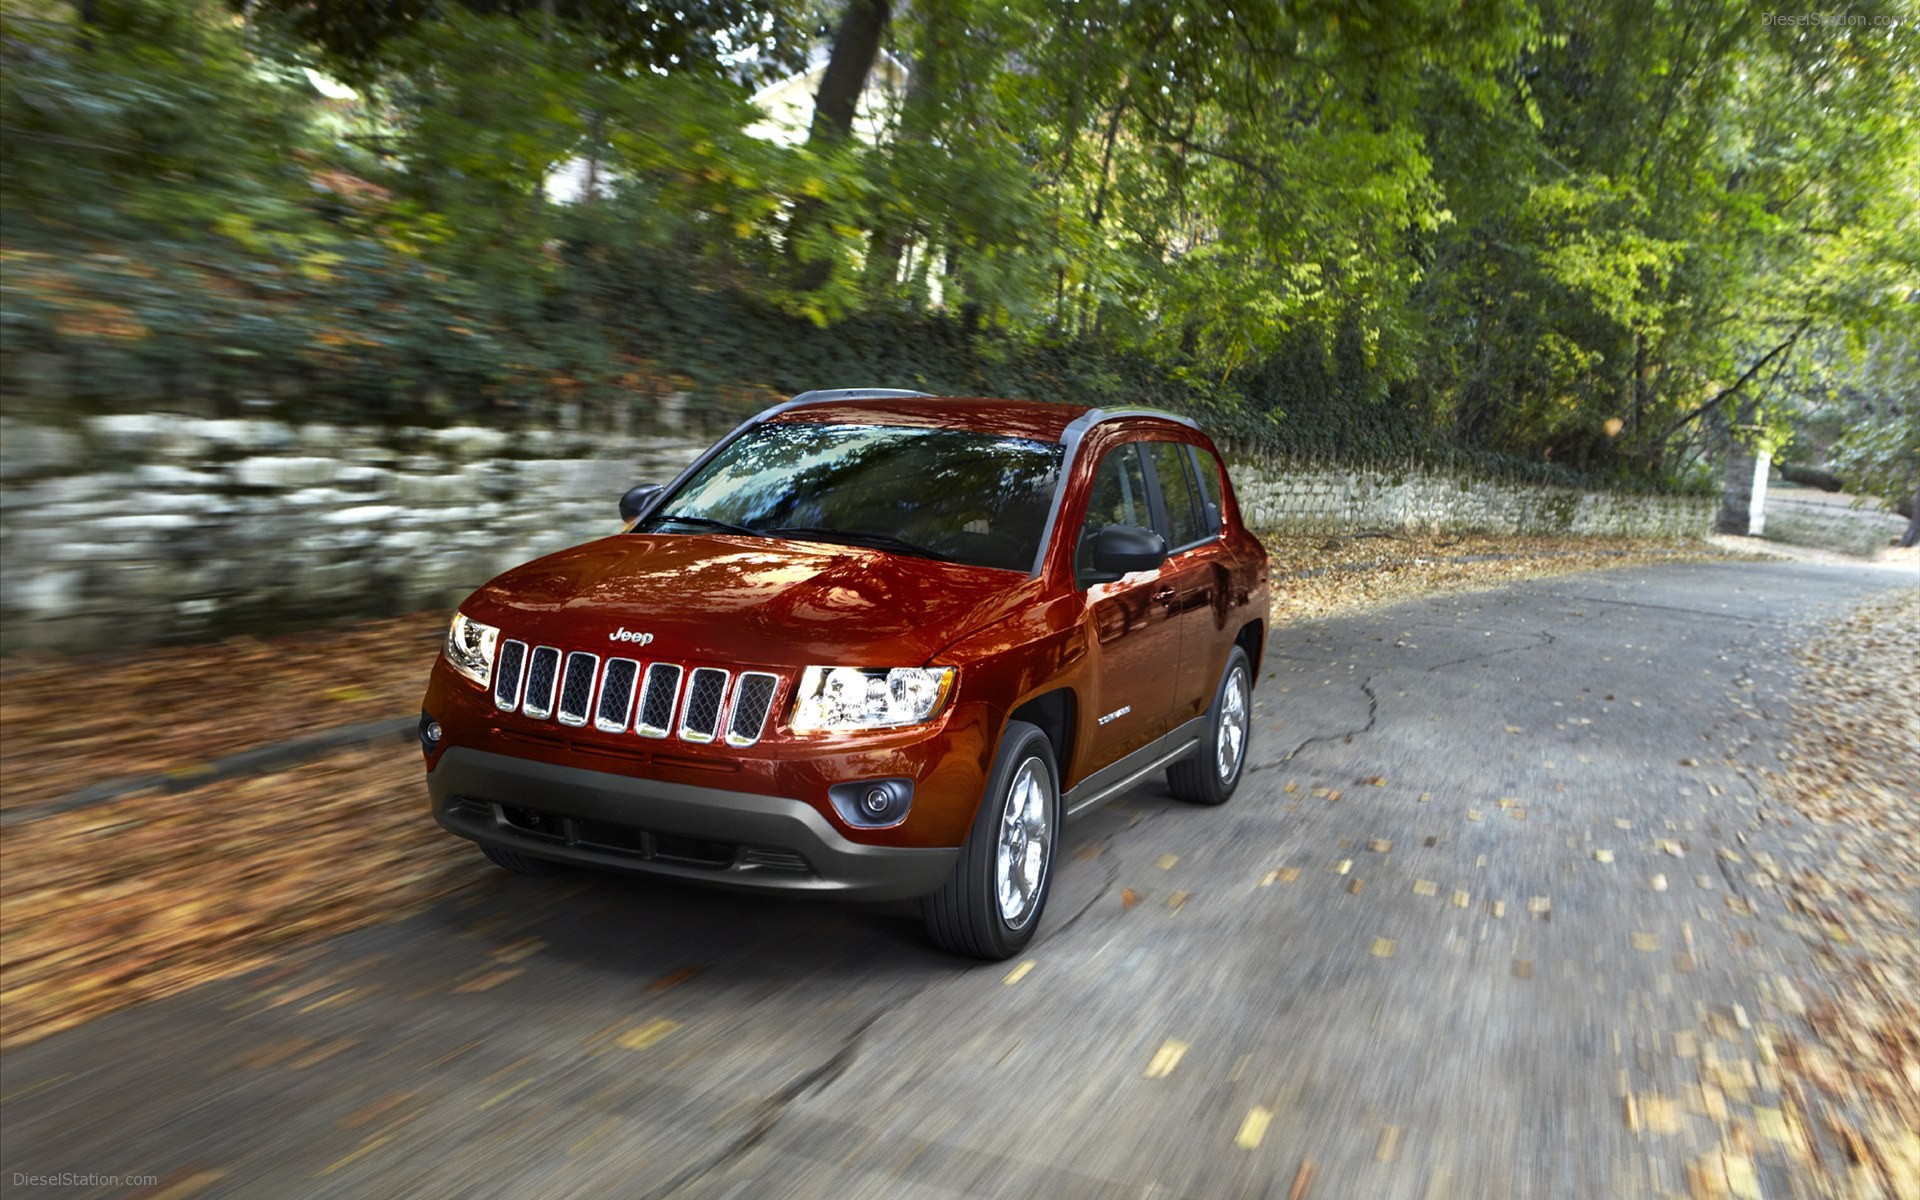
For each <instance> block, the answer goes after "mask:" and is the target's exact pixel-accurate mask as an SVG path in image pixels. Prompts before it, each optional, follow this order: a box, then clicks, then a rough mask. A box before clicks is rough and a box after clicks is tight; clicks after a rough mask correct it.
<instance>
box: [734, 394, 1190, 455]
mask: <svg viewBox="0 0 1920 1200" xmlns="http://www.w3.org/2000/svg"><path fill="white" fill-rule="evenodd" d="M1119 416H1143V417H1157V418H1160V419H1162V420H1168V421H1175V422H1178V423H1180V424H1182V425H1188V426H1193V425H1194V422H1193V421H1192V420H1191V419H1189V418H1187V417H1183V416H1180V415H1178V414H1176V413H1169V412H1160V411H1158V410H1156V409H1148V408H1119V409H1099V408H1093V407H1091V406H1089V405H1085V404H1057V403H1054V402H1052V401H1046V400H999V399H993V398H989V397H982V396H973V397H960V396H927V395H923V394H919V393H914V392H890V391H887V390H884V389H878V388H875V389H867V390H863V391H862V390H847V391H840V392H807V393H805V394H803V395H801V396H799V397H796V398H795V399H793V400H791V401H788V402H787V403H786V404H784V405H781V406H779V407H778V408H775V409H772V410H770V411H768V412H767V413H764V414H762V417H761V419H762V420H770V421H787V422H798V421H806V422H810V423H816V422H817V423H824V422H828V421H849V422H855V423H869V424H884V425H906V426H919V427H923V428H928V429H971V430H979V431H982V432H990V433H999V434H1006V435H1009V436H1013V437H1024V438H1030V439H1032V440H1034V441H1041V442H1058V441H1063V440H1066V439H1067V437H1068V435H1069V434H1071V433H1077V432H1080V431H1084V430H1085V429H1086V428H1087V427H1088V426H1090V425H1092V424H1094V423H1097V422H1099V421H1103V420H1107V419H1109V418H1111V417H1119Z"/></svg>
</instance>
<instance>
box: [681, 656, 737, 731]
mask: <svg viewBox="0 0 1920 1200" xmlns="http://www.w3.org/2000/svg"><path fill="white" fill-rule="evenodd" d="M726 694H727V673H726V672H725V671H722V670H720V669H719V668H717V667H699V668H696V669H695V670H694V672H693V675H692V677H691V678H690V679H688V680H687V703H686V707H685V708H684V709H682V711H681V716H680V736H681V737H683V738H685V739H686V740H688V741H690V742H708V741H712V740H713V731H714V730H715V729H718V728H719V727H720V701H721V699H722V698H724V697H725V696H726Z"/></svg>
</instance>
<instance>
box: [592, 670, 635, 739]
mask: <svg viewBox="0 0 1920 1200" xmlns="http://www.w3.org/2000/svg"><path fill="white" fill-rule="evenodd" d="M639 677H640V664H639V663H637V662H635V661H633V660H632V659H630V658H610V659H608V660H607V676H606V678H605V679H603V680H601V681H600V707H599V708H598V709H596V710H595V711H594V714H593V727H594V728H595V729H602V730H605V731H606V732H608V733H619V732H620V731H621V730H623V729H625V728H626V727H627V714H628V713H630V712H632V711H633V681H634V680H635V679H638V678H639Z"/></svg>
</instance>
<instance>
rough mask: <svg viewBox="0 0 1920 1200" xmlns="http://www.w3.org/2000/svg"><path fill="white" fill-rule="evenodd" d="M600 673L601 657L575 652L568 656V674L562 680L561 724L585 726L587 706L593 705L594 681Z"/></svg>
mask: <svg viewBox="0 0 1920 1200" xmlns="http://www.w3.org/2000/svg"><path fill="white" fill-rule="evenodd" d="M599 673H600V656H599V655H597V654H585V653H582V652H580V651H577V650H576V651H575V652H573V653H572V654H569V655H567V670H566V674H565V675H563V676H562V677H561V679H560V723H561V724H562V725H585V724H586V723H587V706H588V705H589V704H591V703H593V679H594V676H596V675H598V674H599Z"/></svg>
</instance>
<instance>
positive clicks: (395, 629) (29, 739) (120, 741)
mask: <svg viewBox="0 0 1920 1200" xmlns="http://www.w3.org/2000/svg"><path fill="white" fill-rule="evenodd" d="M445 631H446V614H445V613H440V612H425V613H412V614H409V615H407V616H403V617H393V618H390V619H385V620H375V621H364V622H360V623H357V624H353V625H344V626H340V627H338V628H334V629H322V630H314V631H312V632H308V633H297V634H288V635H285V636H282V637H275V638H270V639H260V638H253V637H234V638H229V639H227V640H226V641H223V642H217V643H213V644H210V645H201V646H175V647H166V648H160V649H148V650H144V651H142V652H141V653H139V654H137V655H129V654H112V655H107V654H92V655H76V656H64V655H53V654H35V655H31V656H22V657H18V658H10V659H4V660H0V726H3V727H4V728H5V729H6V737H5V738H4V739H0V809H16V808H25V807H31V806H35V805H39V804H45V803H47V802H49V801H52V800H57V799H59V798H61V797H62V796H66V795H68V794H70V793H72V792H74V791H76V790H78V789H80V788H82V787H85V786H86V785H88V784H90V783H99V782H102V781H104V780H108V779H120V778H125V777H128V776H142V775H157V774H172V775H176V776H182V775H185V776H191V775H193V774H195V773H197V771H198V770H200V769H203V768H204V765H205V764H206V763H207V762H209V761H210V760H212V759H216V758H219V757H222V756H223V755H227V754H233V753H236V752H238V751H241V750H247V749H251V748H252V747H255V746H263V745H268V744H271V743H274V742H282V741H291V740H293V739H295V738H301V737H305V736H308V735H310V734H313V733H317V732H319V731H321V730H324V729H331V728H334V727H336V726H341V725H351V724H354V723H356V722H361V721H375V720H379V719H381V718H384V717H399V716H405V715H407V714H408V713H410V712H416V711H418V710H419V707H420V695H421V693H422V692H424V691H425V690H426V686H427V671H428V669H429V668H430V667H432V665H433V656H434V654H435V652H436V649H437V647H438V645H439V640H440V638H441V637H442V636H444V634H445ZM82 683H84V694H85V695H86V697H87V702H86V703H85V704H75V703H74V702H73V698H74V696H75V694H76V691H77V690H79V685H81V684H82Z"/></svg>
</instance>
